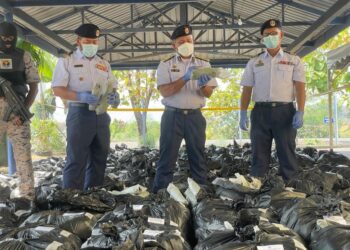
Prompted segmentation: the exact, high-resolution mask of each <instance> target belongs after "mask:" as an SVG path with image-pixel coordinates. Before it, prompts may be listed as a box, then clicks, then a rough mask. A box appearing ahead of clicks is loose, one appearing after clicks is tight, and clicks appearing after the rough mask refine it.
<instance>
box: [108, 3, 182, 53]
mask: <svg viewBox="0 0 350 250" xmlns="http://www.w3.org/2000/svg"><path fill="white" fill-rule="evenodd" d="M176 5H177V4H167V5H166V6H164V7H163V8H161V10H162V11H165V10H171V9H172V8H174V7H175V6H176ZM157 13H158V12H157V11H154V12H151V13H148V14H146V15H144V16H140V17H138V18H136V19H134V20H132V21H131V22H129V23H125V24H124V25H125V26H127V25H131V24H133V23H136V22H139V21H141V20H145V19H147V18H148V17H151V16H154V15H156V14H157ZM160 16H161V15H159V14H158V16H157V17H160ZM149 22H150V21H145V23H144V25H143V27H146V26H147V24H148V23H149ZM135 33H136V32H134V33H131V34H127V36H126V37H124V38H122V39H124V40H127V39H129V38H130V37H131V36H132V35H133V34H135ZM121 43H122V42H117V43H114V45H113V46H112V48H114V47H116V46H118V45H119V44H121Z"/></svg>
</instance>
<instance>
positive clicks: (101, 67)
mask: <svg viewBox="0 0 350 250" xmlns="http://www.w3.org/2000/svg"><path fill="white" fill-rule="evenodd" d="M96 68H97V69H99V70H102V71H105V72H107V71H108V69H107V66H106V65H103V64H99V63H98V64H96Z"/></svg>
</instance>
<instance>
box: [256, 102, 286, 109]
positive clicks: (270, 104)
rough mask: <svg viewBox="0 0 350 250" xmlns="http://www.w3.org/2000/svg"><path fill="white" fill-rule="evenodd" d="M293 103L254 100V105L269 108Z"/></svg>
mask: <svg viewBox="0 0 350 250" xmlns="http://www.w3.org/2000/svg"><path fill="white" fill-rule="evenodd" d="M290 104H293V103H292V102H256V103H255V106H256V107H269V108H275V107H280V106H284V105H290Z"/></svg>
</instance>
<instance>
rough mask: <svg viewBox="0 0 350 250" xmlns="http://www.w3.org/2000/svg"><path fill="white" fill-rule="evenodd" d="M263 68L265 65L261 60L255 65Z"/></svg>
mask: <svg viewBox="0 0 350 250" xmlns="http://www.w3.org/2000/svg"><path fill="white" fill-rule="evenodd" d="M261 66H264V63H263V62H262V61H261V60H259V61H258V62H257V63H256V64H255V67H261Z"/></svg>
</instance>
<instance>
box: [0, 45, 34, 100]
mask: <svg viewBox="0 0 350 250" xmlns="http://www.w3.org/2000/svg"><path fill="white" fill-rule="evenodd" d="M23 58H24V51H23V50H21V49H17V48H16V50H15V51H14V52H13V53H11V54H5V53H0V76H1V77H3V78H5V79H6V80H8V81H10V82H11V83H12V86H13V89H14V91H15V92H16V93H17V94H18V95H20V96H22V97H25V96H26V95H27V93H28V87H27V82H26V76H25V67H24V59H23ZM3 95H4V93H2V91H1V89H0V96H3Z"/></svg>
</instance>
